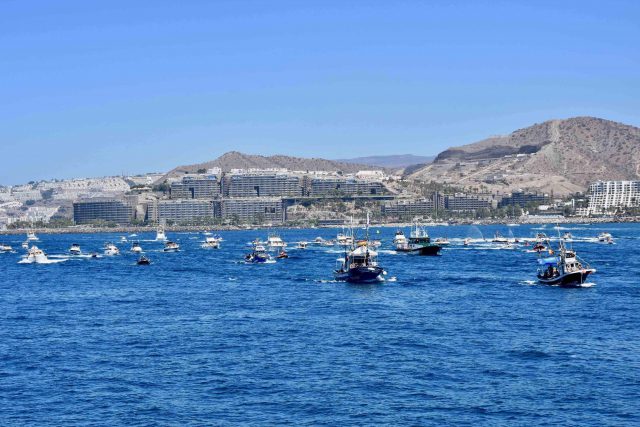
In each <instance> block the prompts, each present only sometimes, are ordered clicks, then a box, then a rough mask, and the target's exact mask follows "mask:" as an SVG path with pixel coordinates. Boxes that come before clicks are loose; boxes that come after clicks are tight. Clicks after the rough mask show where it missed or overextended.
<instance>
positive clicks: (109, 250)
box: [104, 243, 120, 256]
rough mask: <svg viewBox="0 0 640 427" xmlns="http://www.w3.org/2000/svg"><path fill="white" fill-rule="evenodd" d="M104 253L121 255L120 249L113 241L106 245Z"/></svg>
mask: <svg viewBox="0 0 640 427" xmlns="http://www.w3.org/2000/svg"><path fill="white" fill-rule="evenodd" d="M104 254H105V255H109V256H114V255H120V249H118V248H117V247H116V245H114V244H113V243H107V244H106V245H105V246H104Z"/></svg>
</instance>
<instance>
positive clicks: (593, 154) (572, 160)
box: [410, 117, 640, 194]
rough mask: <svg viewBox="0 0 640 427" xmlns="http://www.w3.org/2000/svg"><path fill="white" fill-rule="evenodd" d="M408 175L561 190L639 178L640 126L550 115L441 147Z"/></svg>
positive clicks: (489, 185) (480, 184)
mask: <svg viewBox="0 0 640 427" xmlns="http://www.w3.org/2000/svg"><path fill="white" fill-rule="evenodd" d="M410 177H412V178H415V179H419V180H434V181H444V182H449V183H452V184H457V185H461V186H467V187H486V189H489V190H504V191H508V190H513V189H517V188H525V189H530V190H537V191H546V192H549V191H554V192H556V193H560V194H567V193H571V192H574V191H583V190H585V189H586V188H587V186H588V184H589V183H591V182H593V181H597V180H612V179H640V128H637V127H634V126H629V125H625V124H622V123H617V122H613V121H609V120H603V119H598V118H594V117H575V118H571V119H566V120H550V121H547V122H544V123H540V124H535V125H533V126H530V127H527V128H524V129H519V130H517V131H515V132H513V133H511V134H509V135H506V136H499V137H492V138H488V139H485V140H482V141H479V142H476V143H474V144H469V145H463V146H460V147H454V148H450V149H448V150H445V151H443V152H442V153H440V154H439V155H438V156H437V157H436V160H435V161H434V163H433V164H432V165H428V166H426V167H424V168H421V169H419V170H417V171H414V172H413V173H412V174H411V175H410Z"/></svg>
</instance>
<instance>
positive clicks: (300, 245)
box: [298, 242, 307, 249]
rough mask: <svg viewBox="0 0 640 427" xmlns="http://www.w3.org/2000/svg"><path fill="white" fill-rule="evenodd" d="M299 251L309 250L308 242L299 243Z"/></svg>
mask: <svg viewBox="0 0 640 427" xmlns="http://www.w3.org/2000/svg"><path fill="white" fill-rule="evenodd" d="M298 249H307V242H298Z"/></svg>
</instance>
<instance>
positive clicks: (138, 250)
mask: <svg viewBox="0 0 640 427" xmlns="http://www.w3.org/2000/svg"><path fill="white" fill-rule="evenodd" d="M131 252H133V253H134V254H139V253H142V246H140V243H138V242H134V243H133V245H131Z"/></svg>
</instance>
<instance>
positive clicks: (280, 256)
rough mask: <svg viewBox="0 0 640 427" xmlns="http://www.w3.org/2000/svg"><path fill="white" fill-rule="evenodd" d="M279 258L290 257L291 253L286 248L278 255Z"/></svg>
mask: <svg viewBox="0 0 640 427" xmlns="http://www.w3.org/2000/svg"><path fill="white" fill-rule="evenodd" d="M276 258H278V259H283V258H289V254H288V253H287V251H285V250H284V249H283V250H281V251H280V253H279V254H278V255H277V256H276Z"/></svg>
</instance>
